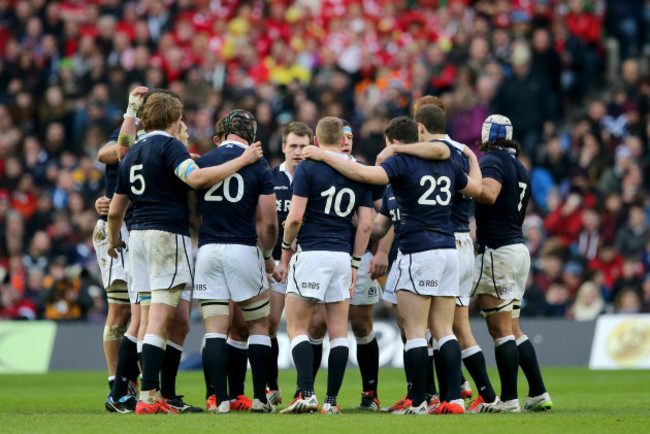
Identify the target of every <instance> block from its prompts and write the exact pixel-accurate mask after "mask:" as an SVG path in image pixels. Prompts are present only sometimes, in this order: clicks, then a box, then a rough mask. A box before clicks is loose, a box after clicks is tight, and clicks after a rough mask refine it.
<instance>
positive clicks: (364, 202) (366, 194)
mask: <svg viewBox="0 0 650 434" xmlns="http://www.w3.org/2000/svg"><path fill="white" fill-rule="evenodd" d="M363 190H364V191H363V194H362V195H361V201H359V206H367V207H368V208H372V202H373V200H372V189H371V188H370V186H364V189H363Z"/></svg>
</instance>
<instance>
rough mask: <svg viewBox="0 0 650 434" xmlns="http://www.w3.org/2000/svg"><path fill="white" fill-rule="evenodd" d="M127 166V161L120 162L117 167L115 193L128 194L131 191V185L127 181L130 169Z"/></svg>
mask: <svg viewBox="0 0 650 434" xmlns="http://www.w3.org/2000/svg"><path fill="white" fill-rule="evenodd" d="M126 166H127V165H126V164H125V160H122V161H120V164H119V165H118V166H117V183H116V184H115V193H117V194H127V193H128V191H129V189H128V187H129V183H128V180H127V179H126V172H128V170H129V169H128V168H127V167H126Z"/></svg>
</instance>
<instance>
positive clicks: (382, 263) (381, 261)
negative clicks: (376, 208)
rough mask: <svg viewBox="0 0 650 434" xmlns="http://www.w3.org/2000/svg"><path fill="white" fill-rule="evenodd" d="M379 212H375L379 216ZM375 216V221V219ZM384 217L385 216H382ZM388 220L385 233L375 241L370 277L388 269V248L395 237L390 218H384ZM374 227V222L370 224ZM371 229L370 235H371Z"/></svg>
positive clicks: (376, 276)
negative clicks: (375, 248)
mask: <svg viewBox="0 0 650 434" xmlns="http://www.w3.org/2000/svg"><path fill="white" fill-rule="evenodd" d="M380 215H381V214H377V217H379V216H380ZM377 217H375V221H377ZM382 217H384V218H386V216H382ZM386 220H388V222H389V229H388V231H387V232H386V235H385V236H384V237H383V238H381V239H380V240H379V242H377V251H376V252H375V254H374V256H373V257H372V260H371V261H370V278H371V279H376V278H378V277H379V276H382V275H384V274H386V271H388V254H389V253H390V248H391V246H392V245H393V240H394V239H395V230H394V229H393V225H391V224H390V219H388V218H386ZM374 229H375V223H374V222H373V224H372V230H374ZM372 230H371V236H372Z"/></svg>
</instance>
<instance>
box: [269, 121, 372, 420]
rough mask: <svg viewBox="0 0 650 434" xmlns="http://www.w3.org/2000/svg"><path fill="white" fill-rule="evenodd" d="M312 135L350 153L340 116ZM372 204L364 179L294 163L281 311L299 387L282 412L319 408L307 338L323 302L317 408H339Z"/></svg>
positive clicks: (323, 147)
mask: <svg viewBox="0 0 650 434" xmlns="http://www.w3.org/2000/svg"><path fill="white" fill-rule="evenodd" d="M316 137H317V139H318V143H319V146H320V151H321V152H323V153H326V154H327V155H331V156H332V157H333V158H337V159H340V160H341V161H344V160H345V161H347V156H346V155H345V154H342V153H341V145H342V144H343V142H344V138H343V123H342V122H341V120H340V119H338V118H335V117H325V118H323V119H321V120H320V121H319V122H318V125H317V126H316ZM305 149H307V148H305ZM303 152H304V151H303ZM371 206H372V198H371V193H370V189H369V188H367V187H366V186H364V185H363V184H360V183H358V182H353V181H350V180H349V179H346V178H345V177H343V176H341V175H340V174H338V173H336V172H335V171H334V170H332V168H330V167H329V166H328V165H326V164H324V163H321V162H317V161H303V162H301V163H300V164H298V166H297V168H296V171H295V174H294V181H293V195H292V197H291V208H290V210H289V214H288V216H287V219H286V221H285V228H284V238H283V241H282V249H283V252H282V266H283V267H287V265H288V266H289V267H288V276H287V279H286V280H287V299H286V306H285V309H286V312H285V315H286V319H287V332H288V334H289V339H291V352H292V355H293V360H294V364H295V365H296V370H297V371H298V388H299V389H300V392H299V394H298V396H297V397H296V398H295V399H294V400H293V401H292V402H291V404H290V405H289V406H288V407H287V408H285V409H283V410H282V411H281V413H302V412H306V411H316V410H318V399H317V398H316V395H315V394H314V381H313V371H312V369H313V362H314V354H313V349H312V346H311V344H310V342H309V337H308V336H307V331H308V326H309V322H310V318H311V315H312V312H313V310H314V306H315V305H316V304H317V303H324V304H325V310H326V323H327V330H328V333H329V338H330V353H329V359H328V377H327V394H326V397H325V400H324V403H323V406H322V408H321V413H324V414H339V413H341V409H340V408H339V406H338V405H337V395H338V392H339V390H340V387H341V383H342V381H343V376H344V374H345V367H346V364H347V361H348V355H349V341H348V328H347V319H348V313H349V303H350V301H349V300H350V298H351V297H352V296H353V295H354V288H355V284H356V280H357V269H358V268H359V265H360V263H361V256H363V253H364V251H365V249H366V246H367V245H368V239H369V236H370V227H371V224H372V210H371ZM355 211H356V212H357V217H358V225H357V233H356V237H355V240H354V247H353V249H351V248H350V247H351V246H350V244H351V240H350V237H349V225H350V223H351V218H352V215H353V213H354V212H355ZM296 236H297V240H298V248H297V252H296V254H295V255H293V256H292V255H291V251H290V248H291V245H292V243H293V241H294V239H296ZM351 250H352V252H353V255H352V259H350V251H351ZM289 261H291V263H290V264H289Z"/></svg>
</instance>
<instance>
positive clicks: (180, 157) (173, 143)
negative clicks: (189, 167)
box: [162, 138, 192, 170]
mask: <svg viewBox="0 0 650 434" xmlns="http://www.w3.org/2000/svg"><path fill="white" fill-rule="evenodd" d="M162 157H163V161H164V163H165V166H167V167H169V168H170V169H174V170H175V169H176V168H177V167H178V165H179V164H181V163H182V162H183V161H185V160H187V159H188V158H189V159H191V158H192V157H191V156H190V153H189V152H188V151H187V148H186V147H185V145H183V143H181V142H180V140H177V139H175V138H172V139H170V140H168V141H167V143H165V145H164V146H163V155H162Z"/></svg>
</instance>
